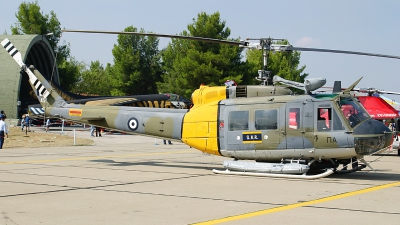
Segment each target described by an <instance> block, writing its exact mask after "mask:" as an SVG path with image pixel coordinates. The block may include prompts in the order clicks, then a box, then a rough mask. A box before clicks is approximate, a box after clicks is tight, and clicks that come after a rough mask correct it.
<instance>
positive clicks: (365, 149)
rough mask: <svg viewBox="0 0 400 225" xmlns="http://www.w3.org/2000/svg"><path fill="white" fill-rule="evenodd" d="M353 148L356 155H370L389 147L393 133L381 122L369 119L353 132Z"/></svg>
mask: <svg viewBox="0 0 400 225" xmlns="http://www.w3.org/2000/svg"><path fill="white" fill-rule="evenodd" d="M353 135H354V147H355V150H356V153H357V154H358V155H370V154H372V153H375V152H377V151H379V150H381V149H383V148H386V147H389V146H390V145H391V144H392V141H393V133H392V131H391V130H389V128H388V127H387V126H385V125H384V124H383V123H382V122H379V121H377V120H374V119H369V120H367V121H365V122H363V123H361V124H359V125H358V126H357V127H355V128H354V130H353Z"/></svg>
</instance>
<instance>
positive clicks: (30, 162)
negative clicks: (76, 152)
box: [0, 150, 193, 165]
mask: <svg viewBox="0 0 400 225" xmlns="http://www.w3.org/2000/svg"><path fill="white" fill-rule="evenodd" d="M190 152H193V151H187V150H185V151H176V152H175V151H174V152H157V153H142V154H129V155H104V156H84V157H77V158H58V159H42V160H31V161H19V162H18V161H17V162H0V165H10V164H34V163H49V162H61V161H80V160H93V159H105V158H106V159H109V158H125V157H141V156H154V155H168V154H184V153H190Z"/></svg>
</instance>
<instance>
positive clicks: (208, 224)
mask: <svg viewBox="0 0 400 225" xmlns="http://www.w3.org/2000/svg"><path fill="white" fill-rule="evenodd" d="M394 186H400V182H394V183H389V184H384V185H379V186H374V187H370V188H365V189H361V190H357V191H351V192H346V193H343V194H338V195H333V196H329V197H325V198H320V199H316V200H312V201H308V202H301V203H295V204H291V205H284V206H279V207H275V208H271V209H265V210H261V211H256V212H251V213H245V214H241V215H237V216H229V217H225V218H221V219H216V220H209V221H205V222H200V223H194V224H195V225H211V224H219V223H225V222H229V221H234V220H241V219H247V218H251V217H255V216H261V215H266V214H270V213H275V212H280V211H285V210H290V209H295V208H299V207H303V206H308V205H314V204H318V203H323V202H327V201H333V200H337V199H341V198H346V197H350V196H354V195H360V194H365V193H368V192H371V191H377V190H381V189H384V188H390V187H394Z"/></svg>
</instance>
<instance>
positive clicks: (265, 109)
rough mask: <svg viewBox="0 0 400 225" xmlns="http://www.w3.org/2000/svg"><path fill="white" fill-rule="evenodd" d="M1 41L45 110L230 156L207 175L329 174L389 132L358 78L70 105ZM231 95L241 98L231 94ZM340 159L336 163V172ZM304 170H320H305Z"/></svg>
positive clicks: (374, 148)
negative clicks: (169, 103) (177, 105)
mask: <svg viewBox="0 0 400 225" xmlns="http://www.w3.org/2000/svg"><path fill="white" fill-rule="evenodd" d="M64 31H65V30H64ZM85 32H88V31H85ZM89 32H91V31H89ZM94 32H98V31H92V33H94ZM108 33H118V34H120V33H128V34H134V33H135V32H108ZM136 34H137V35H153V36H156V35H157V34H145V33H135V35H136ZM157 36H161V37H174V38H178V37H179V38H186V39H191V40H201V41H210V42H214V43H224V44H231V45H239V46H242V47H253V48H257V49H262V50H264V51H271V50H275V51H293V50H303V51H325V52H336V53H347V54H361V55H372V56H380V57H389V58H400V57H395V56H387V55H377V54H370V53H359V52H348V51H338V50H327V49H317V50H315V49H306V48H295V47H292V46H286V45H285V46H275V45H272V44H271V43H272V39H270V38H268V39H260V40H259V41H260V43H259V44H253V43H249V42H234V41H224V40H222V41H221V40H217V39H209V38H199V37H186V36H177V35H157ZM1 44H2V45H3V46H4V48H5V49H6V50H7V51H8V52H9V54H10V55H11V56H12V57H13V58H14V60H15V61H16V62H17V63H18V65H19V66H20V67H21V69H22V70H23V71H24V72H26V73H27V74H28V76H29V81H30V83H31V85H32V88H33V89H34V90H35V91H36V93H37V95H38V98H39V99H40V100H41V101H40V102H41V104H42V106H43V108H45V113H46V115H49V116H55V117H59V118H63V119H66V120H71V121H77V122H81V123H88V124H92V125H95V126H99V127H106V128H111V129H114V130H120V131H124V132H128V133H134V134H139V135H147V136H155V137H161V138H163V139H174V140H179V141H182V142H183V143H185V144H187V145H189V146H190V147H193V148H196V149H198V150H200V151H202V152H205V153H209V154H213V155H219V156H224V157H229V158H233V159H235V160H233V161H231V160H230V161H225V162H224V166H225V167H226V168H227V169H226V170H225V171H220V170H213V171H214V172H215V173H222V174H240V175H256V176H272V177H284V178H301V179H316V178H321V177H325V176H328V175H330V174H332V173H334V172H337V173H349V172H355V171H358V170H361V169H362V168H365V167H366V166H368V164H367V162H366V161H365V160H364V159H363V156H365V155H369V154H372V153H376V152H379V151H383V150H386V149H387V148H388V147H389V146H390V144H391V142H392V132H391V131H390V130H389V129H388V128H387V127H386V126H385V125H383V124H382V123H380V122H378V121H376V120H373V119H371V117H370V116H369V115H368V113H367V112H366V111H365V109H364V108H363V107H362V106H361V105H360V103H359V102H358V101H357V100H356V99H355V98H354V97H353V96H352V95H351V94H350V90H351V89H352V88H354V87H355V86H356V85H357V84H358V82H359V81H360V80H361V78H360V79H359V80H357V81H356V82H355V83H354V84H353V85H351V87H349V88H348V89H346V90H345V91H343V92H341V93H339V94H312V93H311V92H312V91H313V90H315V88H316V87H320V86H321V85H323V84H324V82H323V79H317V80H307V81H306V82H305V83H304V84H303V87H304V89H305V90H306V91H307V93H308V94H306V95H297V96H293V95H291V91H290V90H289V89H287V88H285V87H280V86H247V87H246V88H247V92H246V94H240V93H241V92H240V91H239V90H238V89H239V86H225V87H208V86H200V88H199V89H198V90H196V91H195V92H194V93H193V94H192V102H193V103H194V106H193V107H192V108H191V109H190V110H187V109H161V108H138V107H124V106H87V105H71V104H68V103H67V102H65V101H64V99H63V98H62V97H61V96H60V95H59V94H57V92H55V91H54V90H53V89H52V87H51V86H50V84H49V83H48V82H47V80H46V79H45V78H44V77H43V76H42V75H41V74H40V73H36V74H34V73H32V71H31V70H30V69H29V67H28V66H26V65H25V64H24V63H23V62H22V59H21V54H20V53H19V52H18V50H17V49H16V48H15V47H14V45H13V44H12V43H11V42H10V41H9V40H8V39H4V40H3V41H2V42H1ZM264 55H266V54H264ZM265 61H266V59H265ZM265 68H266V67H265ZM258 78H259V79H260V80H262V81H266V82H269V81H270V80H271V78H270V77H269V76H268V72H267V71H265V70H261V71H259V77H258ZM260 93H261V94H260ZM238 95H239V96H240V95H242V96H243V97H246V98H239V97H238ZM256 96H257V97H256ZM259 96H262V97H259ZM343 107H345V108H352V109H353V110H354V112H357V114H356V116H357V118H356V119H357V120H355V121H354V122H352V124H350V121H349V120H348V119H347V118H346V116H345V115H344V114H343V112H342V108H343ZM99 109H101V110H99ZM242 160H243V161H242ZM250 160H253V161H250ZM358 160H360V161H362V162H363V163H365V165H360V166H358V164H352V165H353V168H352V169H350V170H348V169H347V165H349V164H350V163H352V162H353V161H354V162H357V161H358ZM254 161H255V162H254ZM340 165H343V168H342V169H341V170H338V168H339V166H340ZM354 165H355V166H354ZM309 170H310V171H311V170H313V171H321V173H319V174H316V175H309V174H307V172H308V171H309Z"/></svg>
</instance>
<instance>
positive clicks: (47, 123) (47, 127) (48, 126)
mask: <svg viewBox="0 0 400 225" xmlns="http://www.w3.org/2000/svg"><path fill="white" fill-rule="evenodd" d="M49 128H50V119H47V121H46V132H49Z"/></svg>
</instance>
